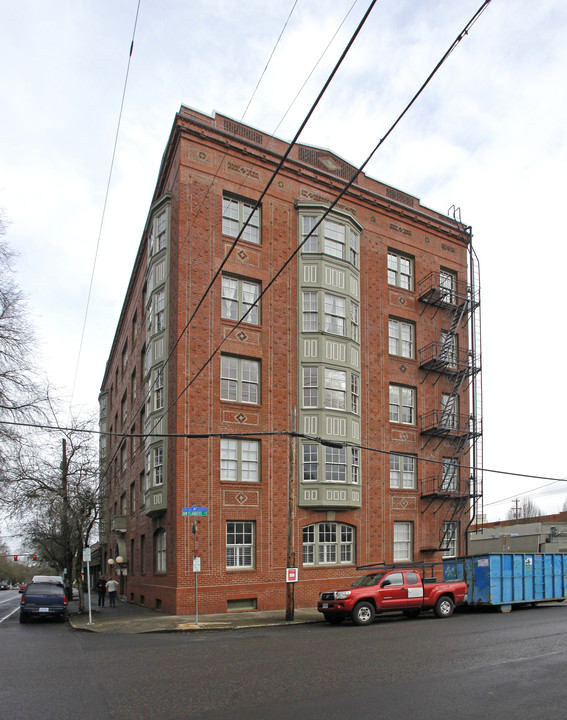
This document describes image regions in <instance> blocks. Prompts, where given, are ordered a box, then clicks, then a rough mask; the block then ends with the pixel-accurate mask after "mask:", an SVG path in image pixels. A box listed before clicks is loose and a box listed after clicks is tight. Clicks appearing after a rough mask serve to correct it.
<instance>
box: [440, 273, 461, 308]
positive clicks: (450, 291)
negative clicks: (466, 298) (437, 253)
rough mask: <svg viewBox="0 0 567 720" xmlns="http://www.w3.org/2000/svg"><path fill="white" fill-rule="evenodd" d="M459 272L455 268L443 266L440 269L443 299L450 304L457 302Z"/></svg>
mask: <svg viewBox="0 0 567 720" xmlns="http://www.w3.org/2000/svg"><path fill="white" fill-rule="evenodd" d="M457 278H458V276H457V273H456V272H454V271H453V270H448V269H446V268H441V270H440V271H439V290H440V291H441V300H442V301H443V302H445V303H449V304H450V305H455V304H456V303H457Z"/></svg>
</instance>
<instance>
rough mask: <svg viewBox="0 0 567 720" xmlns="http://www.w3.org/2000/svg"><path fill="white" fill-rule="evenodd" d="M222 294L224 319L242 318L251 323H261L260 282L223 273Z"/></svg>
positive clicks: (236, 319) (235, 319)
mask: <svg viewBox="0 0 567 720" xmlns="http://www.w3.org/2000/svg"><path fill="white" fill-rule="evenodd" d="M221 295H222V297H221V317H222V318H223V320H234V321H235V322H237V321H238V320H242V322H243V323H248V324H249V325H259V324H260V303H259V302H256V301H257V300H258V298H259V296H260V283H259V282H257V281H255V280H249V279H246V278H238V277H234V276H233V275H223V276H222V289H221ZM254 303H256V304H254Z"/></svg>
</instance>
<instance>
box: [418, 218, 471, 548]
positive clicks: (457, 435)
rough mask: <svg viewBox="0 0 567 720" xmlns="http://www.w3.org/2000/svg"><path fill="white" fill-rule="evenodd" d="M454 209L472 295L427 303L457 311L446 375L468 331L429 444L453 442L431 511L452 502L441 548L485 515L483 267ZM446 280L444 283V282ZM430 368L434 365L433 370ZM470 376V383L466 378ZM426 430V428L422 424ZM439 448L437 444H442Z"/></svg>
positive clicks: (431, 294) (447, 346) (440, 367)
mask: <svg viewBox="0 0 567 720" xmlns="http://www.w3.org/2000/svg"><path fill="white" fill-rule="evenodd" d="M449 212H450V213H451V212H452V214H453V219H454V220H455V223H456V225H457V228H458V230H459V233H460V235H461V237H462V239H463V241H464V242H465V243H466V245H467V247H468V249H469V282H468V286H467V290H466V296H464V297H463V296H461V297H459V293H458V292H457V293H455V295H454V296H450V297H449V299H450V300H452V301H453V302H450V303H447V302H446V301H445V302H443V299H444V296H443V290H442V289H440V293H439V295H438V296H437V297H435V291H434V290H432V289H430V290H429V292H428V295H429V297H427V296H426V297H424V298H423V300H424V302H426V303H429V304H434V305H437V307H439V306H440V305H441V304H442V303H443V306H444V307H445V309H447V310H449V311H450V313H451V319H450V324H449V330H448V331H447V337H448V338H453V340H452V341H451V340H449V341H447V339H446V340H445V347H444V346H443V343H442V344H441V351H440V354H439V364H438V366H437V367H434V369H435V370H437V371H438V372H440V373H441V372H443V373H444V374H446V370H444V366H445V368H447V366H448V363H446V362H445V361H446V360H447V356H446V355H445V356H444V354H445V353H452V352H454V349H455V348H456V347H457V340H456V338H457V337H458V334H457V331H458V329H459V328H460V327H461V326H462V327H467V330H468V358H467V362H466V364H465V365H464V366H463V365H462V364H461V363H458V368H457V370H456V372H454V373H453V384H452V387H451V389H450V391H449V393H448V394H447V395H446V398H445V401H444V403H443V407H442V408H441V413H440V415H439V419H438V420H436V421H434V427H432V428H429V429H427V430H426V431H425V434H428V435H429V436H430V437H429V438H428V439H427V441H426V443H425V445H424V448H425V447H426V446H427V444H428V442H429V439H430V438H431V437H432V436H437V437H438V438H439V443H438V445H437V448H438V447H439V446H440V445H441V443H442V442H443V441H445V440H446V441H448V442H449V443H451V445H452V446H453V451H452V453H451V458H450V460H449V462H448V463H447V464H444V465H443V468H442V471H441V475H440V483H439V485H438V489H437V492H435V491H433V492H432V493H431V498H430V501H429V503H428V504H427V507H426V508H425V510H424V511H423V512H425V511H426V510H427V509H428V508H429V507H430V506H431V504H432V503H433V502H434V500H441V503H440V505H439V507H438V508H437V510H436V511H435V514H436V513H438V512H440V511H441V509H442V508H443V507H446V508H447V506H448V509H447V510H448V511H447V512H446V515H445V518H444V530H443V531H442V533H441V539H440V544H439V547H438V548H436V549H437V550H439V551H447V550H449V549H450V548H451V545H452V543H453V540H454V534H455V528H456V527H458V525H459V523H460V522H461V520H462V519H463V516H465V514H466V513H467V511H468V516H469V517H468V520H469V521H468V524H467V527H466V529H465V538H466V542H467V543H468V529H469V528H470V526H471V525H472V523H473V522H474V521H475V518H476V519H477V525H478V517H479V516H480V517H482V510H483V508H482V497H483V492H482V491H483V488H482V375H481V333H480V268H479V262H478V257H477V255H476V253H475V252H474V249H473V247H472V235H471V228H470V227H465V226H464V225H463V224H462V223H461V220H460V210H459V209H458V208H455V207H453V208H451V209H450V211H449ZM439 285H440V283H439ZM457 300H458V301H457ZM428 372H429V370H428ZM467 380H470V383H469V385H467V387H466V388H465V387H464V386H465V381H467ZM463 389H465V390H468V391H469V393H470V395H469V415H468V417H466V418H463V417H462V416H461V415H460V414H459V413H458V407H459V405H458V403H459V398H460V396H461V393H462V392H463ZM422 432H423V428H422ZM437 448H436V449H437ZM467 456H468V458H469V465H468V468H467V470H469V472H470V475H469V478H468V481H467V486H466V491H465V492H463V490H464V488H463V487H462V480H461V473H462V471H463V470H462V460H463V458H464V457H467Z"/></svg>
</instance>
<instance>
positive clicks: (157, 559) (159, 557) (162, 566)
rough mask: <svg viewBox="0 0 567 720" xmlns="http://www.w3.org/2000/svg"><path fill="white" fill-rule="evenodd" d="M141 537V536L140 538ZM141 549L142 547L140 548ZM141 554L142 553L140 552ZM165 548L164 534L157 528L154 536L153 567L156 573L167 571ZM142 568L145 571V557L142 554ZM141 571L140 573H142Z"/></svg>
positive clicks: (162, 530)
mask: <svg viewBox="0 0 567 720" xmlns="http://www.w3.org/2000/svg"><path fill="white" fill-rule="evenodd" d="M142 537H143V536H142ZM142 547H143V546H142ZM142 553H143V551H142ZM166 557H167V546H166V534H165V530H164V529H163V528H159V529H158V530H156V531H155V534H154V567H155V571H156V572H157V573H164V572H166V571H167V563H166ZM142 558H144V559H143V560H142V567H143V568H144V570H145V556H144V554H142ZM144 570H142V572H144Z"/></svg>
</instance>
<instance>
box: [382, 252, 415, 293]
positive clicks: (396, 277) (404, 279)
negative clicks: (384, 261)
mask: <svg viewBox="0 0 567 720" xmlns="http://www.w3.org/2000/svg"><path fill="white" fill-rule="evenodd" d="M413 278H414V260H413V258H412V257H410V256H409V255H404V254H403V253H399V252H397V251H396V250H389V251H388V285H393V286H394V287H398V288H401V289H402V290H413Z"/></svg>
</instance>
